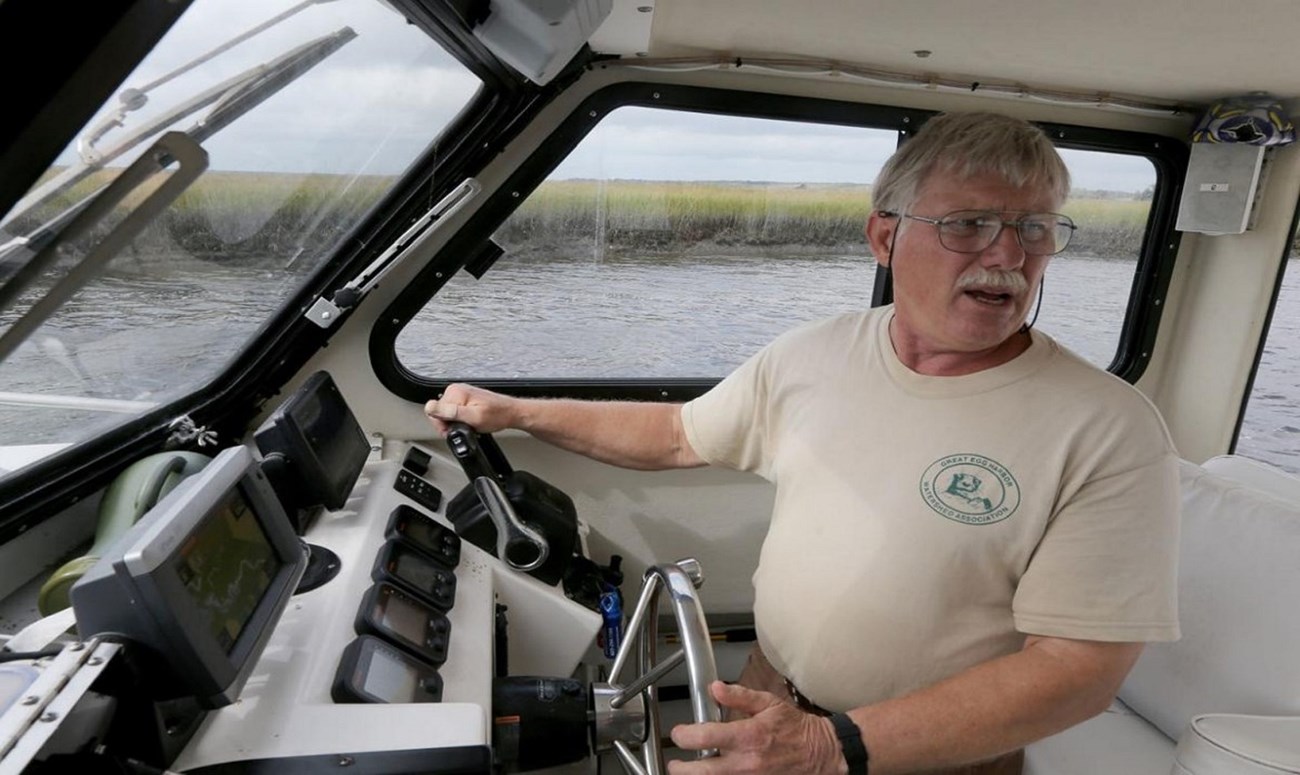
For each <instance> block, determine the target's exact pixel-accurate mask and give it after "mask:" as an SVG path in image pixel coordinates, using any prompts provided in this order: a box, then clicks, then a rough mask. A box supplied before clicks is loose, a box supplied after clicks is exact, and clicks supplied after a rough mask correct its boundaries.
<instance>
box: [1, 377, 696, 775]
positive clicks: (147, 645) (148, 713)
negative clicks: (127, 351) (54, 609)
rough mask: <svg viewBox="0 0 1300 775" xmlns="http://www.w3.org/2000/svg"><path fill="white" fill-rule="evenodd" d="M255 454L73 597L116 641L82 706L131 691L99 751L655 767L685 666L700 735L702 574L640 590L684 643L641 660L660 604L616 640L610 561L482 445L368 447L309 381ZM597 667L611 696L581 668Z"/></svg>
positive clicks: (563, 505)
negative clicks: (669, 692)
mask: <svg viewBox="0 0 1300 775" xmlns="http://www.w3.org/2000/svg"><path fill="white" fill-rule="evenodd" d="M254 436H255V440H256V445H257V447H258V452H259V454H254V452H253V451H252V449H250V448H249V447H246V446H235V447H231V448H229V449H226V450H224V451H222V452H221V453H219V454H218V455H216V457H215V458H214V459H213V460H212V461H211V462H210V463H208V464H207V465H206V466H204V467H202V468H201V469H199V470H198V472H197V473H193V474H191V475H189V476H188V477H187V478H186V479H184V480H183V481H182V482H181V483H180V485H178V486H176V487H175V488H174V489H173V490H172V491H171V492H170V493H169V494H167V495H166V497H164V498H162V500H160V501H159V502H158V504H157V505H156V506H155V507H154V508H152V509H151V510H149V511H148V512H147V513H146V514H145V515H144V517H143V518H142V519H141V520H140V521H139V522H138V523H136V524H135V525H134V526H132V527H131V528H130V529H129V530H128V531H127V532H125V533H124V534H122V535H121V536H120V537H119V538H118V539H117V540H116V541H115V542H114V543H113V544H112V545H111V546H110V547H109V548H108V549H107V550H106V551H105V552H104V554H103V556H102V557H100V559H99V560H98V562H97V563H96V564H95V565H94V566H93V567H92V568H90V570H89V571H87V572H86V574H85V575H84V577H82V578H81V579H80V580H79V581H78V582H77V583H76V584H75V585H74V586H73V587H72V591H71V600H72V606H73V610H74V612H75V615H76V626H77V631H78V633H79V636H80V637H81V638H82V639H84V640H85V641H88V642H92V643H99V642H113V643H115V644H116V645H118V646H120V653H119V656H118V657H117V658H116V659H115V663H116V665H115V666H110V668H109V669H107V670H105V671H104V676H105V677H104V678H102V679H97V682H96V683H95V684H94V689H93V690H94V691H95V692H102V693H104V694H108V695H115V694H119V693H124V692H125V691H126V690H124V689H123V687H130V689H129V691H130V692H132V693H133V694H134V699H132V700H131V701H124V702H119V703H118V704H117V705H116V706H115V707H114V708H113V709H112V710H111V711H102V712H105V713H111V715H112V716H113V717H114V718H113V719H112V721H111V722H106V725H107V726H106V728H107V730H108V731H107V732H106V733H104V737H103V739H100V740H98V741H97V743H98V744H101V745H103V746H105V748H107V749H109V750H114V749H116V751H117V753H118V755H119V756H120V757H121V758H124V759H131V760H135V761H141V762H144V763H146V764H147V765H148V766H153V767H158V768H166V769H169V770H172V771H178V772H196V773H209V772H210V773H216V772H234V771H239V772H257V771H262V770H267V771H270V770H276V771H279V769H277V768H282V767H287V766H300V765H301V766H304V767H306V768H307V769H312V768H314V767H316V766H318V765H319V766H326V765H328V766H330V767H335V766H338V763H339V762H340V761H343V760H347V761H349V762H351V763H353V764H355V765H362V769H364V770H366V771H373V772H379V771H382V772H489V771H493V770H494V769H496V770H500V769H502V768H503V767H505V768H509V769H512V770H527V769H535V768H540V767H550V766H556V765H562V764H565V763H568V762H573V761H577V760H584V759H589V758H590V756H591V753H592V749H593V745H594V746H596V747H598V748H601V749H604V750H611V749H615V746H617V753H618V755H619V756H620V757H623V758H624V760H625V762H626V760H627V759H629V758H634V757H635V755H636V754H635V751H634V750H633V748H635V747H637V746H641V745H644V746H646V747H647V749H648V750H649V751H650V753H649V754H647V755H652V756H655V757H660V758H661V757H662V752H661V751H659V750H658V749H657V746H654V745H653V743H647V742H646V739H647V737H650V738H654V739H656V740H657V738H658V734H659V729H658V726H657V723H656V722H655V721H654V720H653V719H650V720H647V716H648V715H652V714H649V713H648V710H647V707H648V705H652V704H653V697H654V695H653V692H652V684H653V682H654V681H655V680H658V679H661V678H662V677H663V675H665V674H666V673H667V672H668V671H669V670H670V669H672V668H674V667H675V666H676V665H677V664H679V663H683V662H687V663H688V664H687V667H688V668H689V672H690V675H691V678H692V691H693V694H694V695H695V700H697V702H696V704H698V705H699V706H700V708H701V710H700V711H699V712H700V713H701V714H704V715H702V716H701V718H702V719H703V718H716V713H717V711H716V706H712V707H709V706H710V705H711V700H709V699H708V696H707V690H706V688H705V687H707V682H708V680H710V678H711V677H712V676H714V675H716V670H715V668H714V666H713V661H712V652H711V650H710V648H709V643H708V635H707V631H706V629H705V625H704V619H703V613H702V609H701V608H700V606H699V604H698V600H697V599H696V598H695V597H694V591H693V587H694V585H695V584H697V583H698V582H699V580H700V575H699V569H698V567H697V566H696V565H694V564H692V563H690V562H684V564H683V565H681V566H678V565H667V566H658V567H656V568H654V569H652V572H651V573H649V574H647V578H648V583H647V589H648V595H649V596H650V597H651V598H653V597H654V596H655V595H657V594H658V592H659V590H661V589H662V590H664V591H666V592H667V593H668V594H669V595H671V596H672V599H673V607H674V613H677V614H678V616H679V620H683V619H682V617H685V619H684V620H683V621H685V625H684V627H683V628H682V629H683V630H684V631H686V630H689V631H690V634H689V637H686V638H684V642H689V646H690V648H689V649H688V651H690V653H689V654H684V653H682V652H679V653H677V654H675V655H673V656H672V657H670V658H669V660H667V661H666V662H665V663H664V664H662V665H659V666H655V665H653V664H652V661H653V646H650V647H648V648H647V646H646V643H650V642H652V641H653V640H654V639H655V632H654V628H655V620H656V619H657V609H656V607H655V606H656V602H655V600H653V599H647V598H643V599H642V601H641V602H639V603H638V604H637V606H636V608H637V610H636V612H635V613H634V614H633V615H632V617H631V619H632V621H631V622H630V628H631V629H632V630H634V632H632V633H631V637H628V638H623V637H622V635H621V630H620V628H621V626H622V624H623V617H622V616H621V593H620V592H619V591H618V581H619V580H620V574H618V572H617V567H616V566H617V563H616V562H615V563H614V565H615V567H612V568H610V567H601V566H598V565H597V564H596V563H594V562H592V561H591V560H589V559H587V558H586V557H584V556H583V551H582V542H581V541H580V540H579V535H580V530H579V525H578V524H577V521H576V517H575V515H574V510H573V504H572V501H571V500H569V498H568V496H566V495H564V493H562V492H561V491H560V490H558V489H557V488H555V487H553V486H552V485H550V484H548V483H546V482H544V481H542V480H541V479H539V478H538V477H536V476H533V475H532V474H529V473H527V472H525V471H515V470H514V469H513V468H511V467H510V465H509V463H508V462H507V461H506V460H505V456H504V455H503V454H502V453H501V451H500V449H499V447H498V446H497V445H496V443H495V442H494V441H493V440H492V438H491V437H490V436H485V435H480V434H477V433H475V432H474V431H473V430H472V429H469V428H468V427H463V426H462V427H457V428H455V429H454V432H453V433H452V434H451V435H450V436H449V439H448V443H447V449H446V450H439V449H432V448H424V447H422V446H420V445H414V444H410V443H406V442H388V443H386V444H382V445H377V447H376V448H373V449H372V448H371V446H370V444H369V440H368V439H367V438H366V437H365V435H364V434H363V433H362V431H361V429H360V427H359V426H358V425H357V422H356V420H355V418H354V417H353V416H352V413H351V411H350V410H349V409H348V407H347V404H346V402H345V401H344V400H343V397H342V394H341V393H340V392H339V390H338V388H337V386H336V385H335V384H334V382H333V380H332V379H331V378H330V377H329V375H328V374H325V373H323V372H322V373H318V374H316V375H314V376H313V377H312V378H310V379H309V380H308V381H307V382H306V383H305V384H304V385H303V387H302V388H301V389H299V390H298V391H297V392H296V393H295V394H294V395H292V396H290V397H289V398H288V399H287V400H286V401H285V402H284V403H283V404H282V405H281V406H280V407H279V408H278V409H276V410H275V411H274V412H273V413H272V414H271V416H270V418H269V419H268V420H267V422H266V423H265V424H263V426H262V427H261V428H259V429H258V430H257V432H256V433H255V434H254ZM457 491H458V492H457ZM448 492H451V493H456V494H454V497H444V493H448ZM692 582H694V583H692ZM602 609H603V615H602ZM611 613H612V615H611ZM602 629H604V632H605V636H606V638H608V639H610V640H611V641H614V642H611V644H610V646H611V649H610V651H608V652H604V653H603V652H602V651H601V650H600V649H599V648H596V636H597V633H598V632H601V631H602ZM637 632H641V633H642V634H643V635H645V636H646V637H643V638H641V639H640V641H639V642H638V639H637V637H636V635H637ZM620 640H623V641H625V642H624V644H623V645H624V646H625V649H624V650H625V651H628V652H629V653H626V654H625V653H618V654H617V655H616V654H615V651H614V647H615V646H617V645H618V644H617V643H616V641H620ZM633 648H635V649H639V651H637V655H636V656H635V657H634V656H631V655H630V653H631V651H630V650H631V649H633ZM613 656H617V657H618V659H617V660H615V662H614V663H613V670H612V674H613V675H614V676H615V677H617V676H618V675H619V674H624V675H626V676H627V680H626V681H625V682H624V684H612V683H611V684H598V683H594V682H592V681H590V680H586V677H585V675H584V674H583V673H582V671H580V670H579V667H580V665H581V664H584V663H585V664H596V663H598V664H602V665H604V667H606V668H608V667H610V663H609V662H608V661H606V660H608V659H609V658H610V657H613ZM590 672H591V673H592V676H591V677H595V675H594V673H595V671H590ZM647 676H648V677H647ZM624 685H626V686H627V688H626V689H624ZM90 688H91V687H89V686H87V687H86V689H90ZM647 698H648V701H647ZM597 727H599V731H598V730H597ZM127 729H129V730H130V732H129V734H128V733H125V732H123V731H122V730H127ZM86 742H89V741H82V744H83V745H84V744H85V743H86ZM341 757H342V758H341ZM36 761H37V762H38V763H39V762H42V761H43V762H46V763H47V766H56V767H57V766H69V764H75V761H70V760H66V759H60V758H59V757H57V756H56V757H54V758H52V759H51V758H49V756H48V751H47V752H46V756H45V758H42V757H40V756H37V757H36ZM632 766H635V765H632ZM24 771H31V772H39V771H40V769H39V766H35V768H34V769H28V770H24ZM304 771H305V770H304Z"/></svg>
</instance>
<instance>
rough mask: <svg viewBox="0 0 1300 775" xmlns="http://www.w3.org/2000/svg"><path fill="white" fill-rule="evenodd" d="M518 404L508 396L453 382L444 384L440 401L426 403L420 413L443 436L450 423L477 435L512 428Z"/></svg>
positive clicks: (517, 400) (516, 400)
mask: <svg viewBox="0 0 1300 775" xmlns="http://www.w3.org/2000/svg"><path fill="white" fill-rule="evenodd" d="M518 403H519V399H516V398H512V397H510V396H503V395H501V394H500V393H493V392H492V391H491V390H484V389H483V388H478V387H474V386H473V385H465V384H461V383H456V384H453V385H448V386H447V389H446V390H444V391H443V393H442V396H441V397H440V398H435V399H434V400H432V401H429V402H428V403H426V404H425V405H424V414H425V416H426V417H428V418H429V422H431V423H433V427H434V428H436V429H437V431H438V433H440V434H442V435H443V436H446V435H447V430H448V426H447V424H448V423H452V422H463V423H465V424H466V425H468V426H470V427H472V428H473V429H474V430H476V431H479V432H480V433H495V432H497V431H499V430H501V429H503V428H511V427H515V426H514V422H515V416H516V414H517V412H516V408H517V406H518Z"/></svg>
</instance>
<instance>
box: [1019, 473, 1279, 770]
mask: <svg viewBox="0 0 1300 775" xmlns="http://www.w3.org/2000/svg"><path fill="white" fill-rule="evenodd" d="M1179 478H1180V487H1181V489H1182V496H1183V515H1182V537H1181V547H1180V555H1179V571H1178V573H1179V580H1178V589H1179V620H1180V622H1181V624H1182V631H1183V636H1182V639H1181V640H1179V641H1177V642H1175V643H1153V644H1150V645H1148V646H1147V647H1146V649H1145V650H1144V651H1143V653H1142V657H1141V658H1140V659H1139V660H1138V662H1137V664H1136V665H1135V666H1134V668H1133V671H1132V672H1131V673H1130V674H1129V676H1128V678H1127V680H1126V681H1125V682H1124V685H1123V687H1122V688H1121V689H1120V692H1119V698H1118V700H1116V702H1115V703H1113V704H1112V706H1111V707H1110V708H1109V709H1108V710H1107V711H1106V712H1104V713H1102V714H1101V715H1099V716H1097V717H1096V718H1094V719H1091V720H1089V721H1087V722H1085V723H1083V724H1080V725H1078V726H1076V727H1074V728H1072V729H1069V730H1066V731H1065V732H1062V733H1061V734H1059V735H1054V736H1053V737H1049V738H1047V739H1046V740H1042V741H1039V742H1038V743H1035V744H1033V745H1031V746H1029V748H1028V749H1027V750H1026V756H1025V770H1024V771H1025V773H1026V775H1095V773H1103V772H1105V773H1112V772H1113V773H1125V775H1229V774H1231V775H1256V773H1258V774H1260V775H1263V774H1264V773H1268V775H1278V774H1280V773H1300V648H1298V646H1300V617H1297V616H1296V615H1295V604H1296V601H1297V600H1300V562H1297V559H1296V558H1297V557H1300V478H1297V477H1294V476H1291V475H1290V474H1286V473H1284V472H1282V471H1279V470H1277V469H1274V468H1272V467H1270V466H1267V465H1265V464H1262V463H1255V462H1254V461H1247V460H1244V459H1241V458H1235V457H1232V456H1224V457H1220V458H1215V459H1212V460H1209V461H1206V463H1205V464H1204V465H1203V466H1198V465H1194V464H1192V463H1188V462H1185V461H1184V462H1183V463H1181V464H1180V469H1179Z"/></svg>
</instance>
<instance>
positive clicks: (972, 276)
mask: <svg viewBox="0 0 1300 775" xmlns="http://www.w3.org/2000/svg"><path fill="white" fill-rule="evenodd" d="M976 286H978V287H983V288H996V289H1001V290H1006V291H1010V292H1011V293H1025V292H1027V291H1028V290H1029V281H1028V280H1026V279H1025V276H1024V275H1023V274H1021V273H1020V272H1016V271H1014V270H1010V269H985V268H984V267H982V266H977V267H974V268H973V269H971V270H970V271H969V272H967V273H966V274H963V275H962V276H961V277H959V278H957V290H959V291H962V290H965V289H967V288H973V287H976Z"/></svg>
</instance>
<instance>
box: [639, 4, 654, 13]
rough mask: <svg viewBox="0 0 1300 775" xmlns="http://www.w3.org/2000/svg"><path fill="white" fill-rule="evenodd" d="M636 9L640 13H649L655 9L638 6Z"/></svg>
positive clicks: (651, 6)
mask: <svg viewBox="0 0 1300 775" xmlns="http://www.w3.org/2000/svg"><path fill="white" fill-rule="evenodd" d="M636 9H637V10H638V11H640V12H641V13H650V12H651V11H653V10H654V9H655V7H654V6H653V5H638V6H637V7H636Z"/></svg>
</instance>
